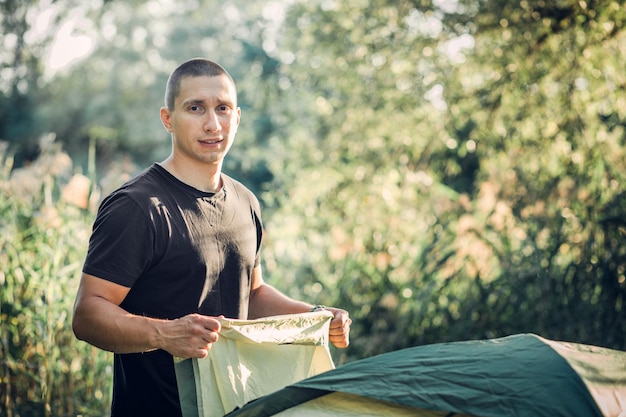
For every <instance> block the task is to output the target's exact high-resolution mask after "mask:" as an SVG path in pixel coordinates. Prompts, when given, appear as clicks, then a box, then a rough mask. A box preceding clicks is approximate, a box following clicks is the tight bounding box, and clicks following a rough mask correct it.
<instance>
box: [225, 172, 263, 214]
mask: <svg viewBox="0 0 626 417" xmlns="http://www.w3.org/2000/svg"><path fill="white" fill-rule="evenodd" d="M222 178H223V180H224V187H225V189H226V193H227V194H230V193H233V192H234V194H235V196H236V197H237V198H238V199H240V200H244V201H247V202H249V204H250V205H251V206H253V207H254V208H256V209H260V204H259V200H258V199H257V197H256V196H255V195H254V193H253V192H252V191H250V189H249V188H248V187H246V186H245V185H243V184H242V183H241V182H239V181H237V180H236V179H234V178H232V177H230V176H228V175H226V174H222Z"/></svg>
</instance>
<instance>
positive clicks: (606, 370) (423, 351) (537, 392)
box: [228, 334, 626, 417]
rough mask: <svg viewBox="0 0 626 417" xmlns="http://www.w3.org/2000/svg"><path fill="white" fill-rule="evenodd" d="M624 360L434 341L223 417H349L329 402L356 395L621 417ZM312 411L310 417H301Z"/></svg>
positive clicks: (404, 402)
mask: <svg viewBox="0 0 626 417" xmlns="http://www.w3.org/2000/svg"><path fill="white" fill-rule="evenodd" d="M624 361H626V352H618V351H612V350H609V349H601V348H595V347H588V346H585V345H576V344H563V343H560V342H553V341H548V340H546V339H543V338H541V337H539V336H536V335H530V334H523V335H514V336H509V337H505V338H500V339H491V340H480V341H466V342H453V343H441V344H434V345H427V346H420V347H415V348H408V349H403V350H399V351H395V352H390V353H385V354H382V355H378V356H374V357H371V358H367V359H362V360H359V361H355V362H352V363H348V364H346V365H343V366H341V367H339V368H337V369H335V370H332V371H329V372H326V373H323V374H320V375H317V376H314V377H312V378H308V379H306V380H304V381H300V382H298V383H295V384H293V385H291V386H289V387H286V388H285V389H283V390H281V391H278V392H275V393H273V394H271V395H268V396H266V397H263V398H261V399H258V400H257V401H253V402H251V403H249V404H247V405H246V406H244V407H242V408H241V409H239V410H236V411H234V412H232V413H230V414H228V417H248V416H255V417H263V416H280V417H287V416H291V415H294V416H295V415H298V416H306V415H317V416H338V415H341V416H348V415H350V414H341V413H339V414H337V413H335V409H336V407H337V406H336V404H337V403H343V404H345V403H346V401H351V400H353V399H354V398H355V397H356V398H357V399H361V400H367V401H371V402H373V404H379V405H381V406H385V405H389V404H391V405H395V406H400V407H405V408H408V409H413V410H414V411H415V413H414V415H419V416H429V417H430V416H439V415H446V416H448V415H450V416H452V415H455V416H460V415H472V416H484V417H491V416H494V417H495V416H498V417H499V416H528V417H530V416H533V417H536V416H551V417H552V416H581V417H582V416H585V417H594V416H598V417H600V416H603V415H604V416H605V417H609V416H610V417H618V416H620V414H619V413H621V412H624V414H623V415H622V416H621V417H623V416H626V410H625V409H624V407H623V404H624V401H625V398H626V393H625V392H624V390H625V389H626V365H624ZM570 362H572V363H574V366H572V365H571V364H570ZM579 372H580V373H579ZM590 376H591V377H592V378H591V380H590V379H589V377H590ZM594 384H595V385H594ZM594 386H599V387H601V388H602V389H601V390H600V391H602V392H603V393H604V394H605V397H604V398H608V399H609V400H607V401H606V402H607V404H609V405H611V406H613V407H614V409H612V410H609V408H607V407H603V406H602V404H600V406H599V404H598V403H597V402H596V401H597V400H596V399H595V398H594V396H593V395H592V393H591V392H590V391H593V389H591V390H590V389H589V388H588V387H594ZM331 394H332V396H331ZM323 402H330V404H335V405H328V404H327V405H323V404H322V403H323ZM353 402H354V401H353ZM356 402H357V403H358V401H356ZM600 403H601V401H600ZM315 407H318V410H317V412H316V413H311V414H306V412H308V411H307V410H310V409H314V408H315ZM320 407H321V410H324V411H323V412H322V411H320ZM620 407H621V409H620ZM601 408H602V410H601ZM370 409H373V405H370ZM386 410H387V411H386V412H381V413H380V414H378V415H389V416H392V415H397V416H402V415H404V414H402V413H400V412H398V413H396V412H395V411H393V410H392V408H391V407H387V408H386ZM401 411H402V410H401ZM425 411H430V412H436V414H425V413H424V412H425ZM603 411H605V413H604V414H603ZM420 413H421V414H420ZM607 413H608V414H607ZM373 415H376V414H373Z"/></svg>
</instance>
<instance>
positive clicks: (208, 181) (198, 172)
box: [160, 155, 222, 193]
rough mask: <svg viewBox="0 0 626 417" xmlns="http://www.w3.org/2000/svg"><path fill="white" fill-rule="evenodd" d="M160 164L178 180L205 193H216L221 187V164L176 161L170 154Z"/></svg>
mask: <svg viewBox="0 0 626 417" xmlns="http://www.w3.org/2000/svg"><path fill="white" fill-rule="evenodd" d="M160 165H161V166H162V167H163V168H164V169H165V170H167V171H168V172H169V173H170V174H172V175H173V176H174V177H176V178H177V179H178V180H179V181H181V182H183V183H185V184H187V185H189V186H191V187H194V188H196V189H198V190H200V191H204V192H207V193H216V192H218V191H219V190H220V189H221V188H222V176H221V171H222V170H221V168H222V167H221V164H219V165H215V166H213V165H203V166H202V167H198V166H197V165H194V164H181V163H177V161H175V160H174V159H173V158H172V156H171V155H170V156H169V157H168V158H167V159H166V160H164V161H163V162H161V163H160Z"/></svg>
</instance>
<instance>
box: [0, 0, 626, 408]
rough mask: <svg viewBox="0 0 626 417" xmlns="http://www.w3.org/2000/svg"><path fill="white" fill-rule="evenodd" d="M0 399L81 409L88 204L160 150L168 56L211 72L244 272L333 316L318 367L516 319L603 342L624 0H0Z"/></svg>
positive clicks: (619, 139) (617, 178)
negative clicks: (240, 224) (258, 212)
mask: <svg viewBox="0 0 626 417" xmlns="http://www.w3.org/2000/svg"><path fill="white" fill-rule="evenodd" d="M0 13H1V22H2V26H1V33H0V140H2V144H1V145H0V169H1V171H0V215H1V217H0V265H1V268H2V269H1V270H0V285H1V287H0V288H1V289H2V293H1V294H0V330H1V335H0V342H1V344H2V349H1V351H0V355H1V358H2V359H1V361H0V362H1V363H0V378H1V379H0V396H1V397H2V398H0V415H3V416H10V417H14V416H40V415H46V416H50V415H55V416H74V415H96V416H99V415H103V414H105V413H106V408H107V406H108V403H109V401H110V379H111V375H110V374H111V368H110V364H109V361H110V357H109V354H107V353H104V352H101V351H98V350H96V349H93V348H91V347H89V346H88V345H86V344H84V343H80V342H77V341H76V340H75V339H74V338H73V335H72V333H71V329H70V315H71V307H72V302H73V298H74V294H75V290H76V286H77V283H78V279H79V275H80V269H81V266H82V261H83V257H84V254H85V250H86V246H87V241H88V238H89V233H90V227H91V222H92V221H93V218H94V216H95V210H96V208H97V204H98V202H99V201H100V199H101V198H102V197H103V196H104V195H106V194H107V193H108V192H110V191H111V190H112V189H114V188H115V187H117V186H119V185H120V184H121V183H122V182H123V181H124V180H126V179H128V178H129V177H130V176H132V175H134V174H136V173H137V172H139V171H140V170H141V169H143V168H144V167H146V166H147V165H148V164H149V163H151V162H152V161H160V160H162V159H164V158H165V157H166V156H167V154H168V153H169V149H170V142H169V138H168V136H167V134H166V132H165V131H164V129H163V128H162V127H161V124H160V121H159V119H158V111H159V107H160V106H161V103H162V100H163V99H162V96H163V90H164V84H165V81H166V78H167V75H168V74H169V72H170V71H171V70H172V69H173V68H174V67H175V66H176V65H177V64H178V63H180V62H181V61H183V60H186V59H188V58H192V57H196V56H204V57H209V58H212V59H214V60H216V61H218V62H220V63H222V64H223V65H224V66H225V67H226V68H227V69H228V70H229V71H230V72H231V73H232V75H233V77H234V78H235V80H236V82H237V84H238V88H239V94H240V105H241V107H242V112H243V116H242V125H241V127H240V129H239V134H238V139H237V140H238V142H237V143H236V145H235V146H234V147H233V150H232V151H231V155H230V156H229V158H228V161H227V163H226V166H225V170H226V171H227V172H228V173H229V174H231V175H232V176H234V177H236V178H238V179H240V180H241V181H243V182H244V183H245V184H247V185H248V186H249V187H250V188H251V189H252V190H253V191H255V193H256V194H257V195H258V197H259V199H260V200H261V203H262V205H263V208H264V224H265V228H266V231H267V236H266V240H265V243H264V245H265V247H264V268H265V275H266V278H267V280H268V281H269V282H270V283H272V284H274V285H275V286H277V287H278V288H280V289H282V290H283V291H285V292H287V293H288V294H290V295H292V296H294V297H298V298H304V299H307V300H310V301H311V302H312V303H318V302H319V303H324V304H328V305H337V306H342V307H344V308H346V309H348V310H349V311H350V313H351V316H352V317H353V319H354V324H353V329H352V344H351V346H350V347H349V348H348V349H346V350H343V351H333V355H334V356H335V358H336V361H337V363H339V364H341V363H345V362H348V361H352V360H356V359H359V358H363V357H367V356H371V355H375V354H379V353H382V352H387V351H391V350H396V349H400V348H403V347H408V346H415V345H421V344H426V343H435V342H444V341H455V340H467V339H479V338H491V337H499V336H504V335H509V334H513V333H523V332H532V333H537V334H539V335H541V336H544V337H547V338H551V339H558V340H567V341H575V342H580V343H588V344H594V345H600V346H605V347H610V348H615V349H621V350H624V349H626V306H625V305H624V303H625V297H626V282H625V275H626V187H625V184H626V178H625V176H626V152H625V146H624V145H625V142H626V132H625V128H626V72H625V71H624V62H626V61H625V58H626V31H625V30H624V23H625V21H626V6H625V5H624V4H623V2H621V1H610V0H607V1H597V0H587V1H579V0H576V1H574V0H540V1H526V0H521V1H520V0H515V1H513V0H413V1H408V0H394V1H391V0H370V1H364V0H355V1H350V2H340V1H337V0H308V1H302V0H290V1H274V0H261V1H255V2H249V1H244V0H231V1H228V2H213V1H210V0H186V1H175V0H160V1H157V0H148V1H139V0H132V1H123V2H122V1H119V0H94V1H88V2H85V1H78V0H56V1H55V0H40V1H38V0H22V1H16V0H0Z"/></svg>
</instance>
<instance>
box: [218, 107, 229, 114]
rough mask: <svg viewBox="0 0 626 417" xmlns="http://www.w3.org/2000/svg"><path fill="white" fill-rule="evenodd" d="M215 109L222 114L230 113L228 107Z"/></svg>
mask: <svg viewBox="0 0 626 417" xmlns="http://www.w3.org/2000/svg"><path fill="white" fill-rule="evenodd" d="M217 109H218V110H219V111H221V112H222V113H226V112H228V111H230V107H228V106H219V107H218V108H217Z"/></svg>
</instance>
